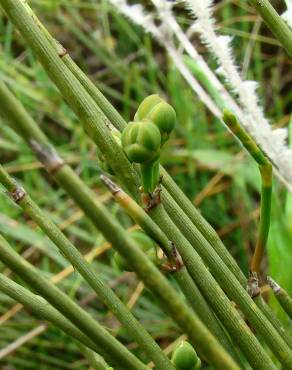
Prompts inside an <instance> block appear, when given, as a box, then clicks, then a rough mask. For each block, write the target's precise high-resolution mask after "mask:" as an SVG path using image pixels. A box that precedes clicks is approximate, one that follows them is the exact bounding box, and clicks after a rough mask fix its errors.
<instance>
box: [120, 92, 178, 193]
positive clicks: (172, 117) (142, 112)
mask: <svg viewBox="0 0 292 370" xmlns="http://www.w3.org/2000/svg"><path fill="white" fill-rule="evenodd" d="M175 122H176V113H175V110H174V109H173V108H172V106H171V105H169V104H168V103H166V102H165V101H164V100H163V99H161V98H160V97H159V96H158V95H150V96H148V97H147V98H146V99H144V100H143V101H142V103H141V104H140V106H139V108H138V110H137V112H136V114H135V117H134V121H133V122H130V123H129V124H128V125H127V126H126V128H125V129H124V131H123V133H122V147H123V149H124V151H125V153H126V155H127V157H128V158H129V160H130V161H131V162H134V163H139V164H140V166H141V176H142V185H143V192H144V193H151V192H153V191H154V189H155V188H156V186H157V184H158V182H159V159H160V150H161V147H162V146H163V144H164V143H165V142H166V141H167V140H168V138H169V135H170V133H171V131H172V130H173V129H174V126H175Z"/></svg>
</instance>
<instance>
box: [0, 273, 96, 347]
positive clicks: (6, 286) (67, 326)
mask: <svg viewBox="0 0 292 370" xmlns="http://www.w3.org/2000/svg"><path fill="white" fill-rule="evenodd" d="M0 291H1V292H3V293H4V294H6V295H8V296H9V297H11V298H13V299H15V300H16V301H17V302H19V303H21V304H22V305H23V306H24V307H25V308H26V309H27V310H28V311H29V312H32V313H33V314H34V315H35V316H36V317H37V318H39V319H41V320H46V321H48V322H49V323H52V324H53V325H55V326H56V327H57V328H59V329H60V330H62V331H63V332H64V333H66V334H67V335H69V336H70V337H72V338H74V339H76V340H77V341H79V342H80V343H83V344H84V346H86V347H88V348H91V349H92V350H93V351H96V352H99V353H100V348H99V347H98V346H97V345H96V344H95V343H94V342H92V341H91V340H90V339H89V338H88V337H87V336H86V335H84V334H83V333H82V332H81V331H80V330H79V329H77V328H76V327H75V326H74V325H72V324H71V322H70V321H69V320H67V319H66V317H64V316H63V315H61V314H60V312H59V311H57V310H56V309H54V308H53V307H52V306H51V305H50V304H49V303H48V302H47V301H46V300H45V299H43V298H42V297H40V296H39V295H36V294H34V293H32V292H30V291H29V290H28V289H26V288H24V287H23V286H21V285H19V284H17V283H15V282H14V281H13V280H11V279H10V278H8V277H7V276H5V275H3V274H0Z"/></svg>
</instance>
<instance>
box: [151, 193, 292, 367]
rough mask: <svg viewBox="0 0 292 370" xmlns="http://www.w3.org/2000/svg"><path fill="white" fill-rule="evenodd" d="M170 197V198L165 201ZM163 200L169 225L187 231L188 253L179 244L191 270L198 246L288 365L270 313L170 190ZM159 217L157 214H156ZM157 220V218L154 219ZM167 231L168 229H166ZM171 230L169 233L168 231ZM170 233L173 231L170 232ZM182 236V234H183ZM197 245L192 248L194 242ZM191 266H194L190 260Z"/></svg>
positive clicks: (217, 276)
mask: <svg viewBox="0 0 292 370" xmlns="http://www.w3.org/2000/svg"><path fill="white" fill-rule="evenodd" d="M165 199H167V201H165ZM162 200H163V202H164V201H165V202H164V203H165V206H166V208H167V210H168V214H169V215H170V217H171V220H173V222H174V223H175V224H174V223H173V222H172V221H171V220H170V219H168V222H169V223H171V224H172V226H171V225H169V226H168V229H169V231H171V232H172V233H174V231H173V229H174V228H177V227H178V228H179V229H180V230H182V231H183V233H184V235H186V236H187V239H185V238H184V239H182V240H181V244H182V245H186V242H188V247H184V252H185V255H183V253H182V252H181V250H180V248H179V245H178V244H177V243H176V245H177V248H178V250H179V252H180V253H181V255H182V257H183V260H184V262H185V264H186V266H187V268H188V270H189V272H190V274H191V271H190V269H189V266H188V263H189V264H190V262H189V261H190V259H191V258H192V260H193V263H195V261H196V260H197V258H198V255H197V253H196V251H195V250H194V248H195V249H196V250H198V253H199V255H200V256H201V257H202V258H203V260H204V261H205V263H206V265H207V266H208V267H209V269H210V271H211V273H212V275H213V276H214V277H215V279H216V280H217V282H218V283H219V284H220V286H221V287H222V288H223V289H224V291H225V292H226V294H227V295H228V297H229V298H230V299H232V300H233V301H234V302H235V303H236V304H237V305H238V307H239V308H240V309H241V311H242V312H243V313H244V315H245V317H246V318H248V320H249V322H250V323H251V324H252V326H253V327H254V328H255V329H256V330H257V332H258V333H260V334H261V336H262V337H263V338H265V340H266V343H267V344H268V345H269V347H270V348H271V350H272V351H273V352H274V354H275V356H277V357H278V358H279V360H280V361H283V363H287V366H291V364H292V362H291V361H292V352H291V350H290V349H289V347H288V346H287V344H286V342H285V341H284V339H283V338H282V337H281V336H280V333H279V332H278V331H277V330H276V329H275V328H274V327H273V325H272V324H271V323H270V322H269V321H268V320H267V318H266V316H264V314H263V313H262V311H261V310H260V309H259V308H258V307H257V306H256V305H255V303H254V302H253V300H252V298H251V297H250V295H249V294H248V292H247V291H246V289H244V288H243V287H242V286H241V284H240V283H239V282H238V280H237V279H235V277H234V275H233V274H232V273H231V272H230V270H229V269H228V268H227V267H226V265H225V264H224V263H223V262H222V260H221V259H220V258H219V256H218V255H217V254H211V253H210V251H209V249H210V248H209V247H208V243H207V242H206V240H205V239H204V238H203V237H202V235H201V234H200V233H199V232H198V231H197V230H196V229H195V228H194V227H193V225H192V223H190V221H189V220H188V218H187V217H186V216H185V215H184V214H181V213H180V212H179V209H178V207H177V205H176V203H175V202H174V201H173V199H172V198H171V196H170V195H169V194H168V192H167V191H165V190H163V191H162ZM159 216H160V217H159V222H161V223H158V222H157V223H158V224H159V226H160V227H161V228H162V223H163V222H165V221H163V215H159ZM156 217H157V216H156ZM154 220H155V221H156V219H154ZM165 232H166V231H165ZM166 234H167V233H166ZM168 237H170V235H168ZM180 238H181V236H180ZM190 243H191V245H192V246H193V247H194V248H192V249H191V245H190ZM190 268H192V266H191V264H190ZM198 285H199V283H198Z"/></svg>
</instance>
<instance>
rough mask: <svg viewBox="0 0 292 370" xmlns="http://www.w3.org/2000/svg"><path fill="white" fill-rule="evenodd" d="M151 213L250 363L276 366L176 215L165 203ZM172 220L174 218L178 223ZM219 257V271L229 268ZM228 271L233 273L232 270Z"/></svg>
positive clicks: (262, 366)
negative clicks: (208, 267)
mask: <svg viewBox="0 0 292 370" xmlns="http://www.w3.org/2000/svg"><path fill="white" fill-rule="evenodd" d="M163 193H164V194H165V190H163V191H162V194H163ZM149 215H150V216H151V218H152V219H153V220H154V221H155V222H156V223H157V225H159V227H160V228H161V229H162V230H163V231H164V232H165V234H166V235H167V237H168V238H169V239H170V240H172V241H173V242H174V243H175V245H176V247H177V249H178V251H179V253H180V255H181V256H182V259H183V261H184V263H185V265H186V267H187V269H188V271H189V273H190V275H191V276H192V278H193V279H194V280H195V282H196V283H197V285H198V287H199V288H200V290H201V292H202V293H203V295H204V296H205V298H206V300H207V301H208V303H209V305H210V306H211V307H212V309H213V310H214V312H215V313H216V315H217V316H218V318H219V319H220V320H221V322H222V324H223V325H224V327H225V328H226V330H227V331H228V333H229V335H230V336H231V337H232V339H233V340H234V341H235V342H236V343H237V344H238V346H239V348H240V349H241V351H242V352H243V353H244V355H245V356H246V358H247V359H248V361H249V363H250V364H251V366H252V367H253V368H254V369H262V370H264V369H275V366H274V364H273V363H272V361H271V360H270V358H269V357H268V356H267V354H266V352H265V351H264V350H263V348H262V346H261V345H260V343H259V342H258V340H257V339H256V337H255V336H254V334H253V333H252V332H251V330H250V329H249V328H248V326H247V325H246V324H245V322H244V320H243V319H242V317H241V316H240V314H239V313H238V312H237V310H236V309H235V308H234V306H233V305H232V304H231V302H230V301H229V299H228V298H227V297H226V295H225V293H224V292H223V290H222V289H221V288H220V286H219V285H218V284H217V282H216V280H215V279H214V277H213V276H212V275H211V273H210V272H209V271H208V269H207V268H206V267H205V265H204V263H203V261H202V259H201V257H200V256H199V255H198V254H197V252H196V250H195V249H194V248H193V247H192V245H191V244H190V242H189V241H188V240H187V239H186V238H185V237H184V236H183V235H182V234H181V233H180V230H179V229H178V228H177V226H176V225H177V217H175V218H173V217H172V218H170V216H169V215H168V214H167V213H166V211H165V210H164V208H163V206H162V204H160V205H158V206H157V207H155V208H153V209H151V210H150V212H149ZM180 216H181V215H180ZM172 220H174V222H175V224H174V222H173V221H172ZM182 222H185V220H183V221H182ZM202 239H203V238H202ZM203 240H204V239H203ZM205 243H206V242H205ZM202 248H204V245H202ZM216 256H217V255H216ZM217 259H218V263H219V266H218V271H221V272H222V270H221V268H222V265H223V266H224V267H225V270H227V271H229V270H228V269H227V268H226V266H225V265H224V264H223V262H222V261H221V260H220V258H219V257H218V256H217ZM212 273H213V271H212ZM223 274H224V272H222V275H223ZM229 274H231V273H230V271H229ZM231 275H232V274H231ZM232 276H233V275H232ZM233 279H234V280H235V281H236V283H237V285H239V286H240V287H241V285H240V284H239V283H238V281H237V280H236V279H235V278H234V276H233ZM227 280H228V278H227ZM224 289H225V287H224ZM243 291H244V290H243ZM244 292H245V291H244ZM245 293H246V292H245ZM246 294H247V293H246ZM247 297H248V299H250V297H249V295H248V294H247ZM252 305H253V309H254V306H255V304H254V303H253V302H252ZM248 317H249V319H251V318H250V316H248ZM263 321H264V324H266V320H263ZM269 329H270V328H269ZM269 333H270V331H269ZM288 351H289V349H288ZM279 356H281V353H279ZM284 361H286V359H284Z"/></svg>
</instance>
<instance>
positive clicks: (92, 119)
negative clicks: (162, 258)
mask: <svg viewBox="0 0 292 370" xmlns="http://www.w3.org/2000/svg"><path fill="white" fill-rule="evenodd" d="M0 4H2V7H3V8H4V9H5V10H6V12H7V13H8V15H9V16H10V19H11V20H12V22H14V23H15V25H16V26H17V27H18V28H19V29H20V30H21V33H22V36H23V37H24V38H25V39H26V40H27V41H28V42H29V45H30V46H31V47H32V48H33V49H34V51H35V53H36V54H37V56H38V58H39V59H40V61H41V63H42V64H43V66H44V68H45V69H46V71H47V72H48V74H49V76H50V77H51V79H52V80H53V81H54V82H55V84H56V86H57V87H59V89H60V91H61V92H62V94H63V95H64V97H65V98H66V100H67V101H68V103H69V104H70V106H71V107H72V109H73V110H74V111H75V112H76V114H77V116H78V117H80V119H81V120H82V121H83V122H84V123H85V131H86V132H87V133H88V134H89V136H90V137H91V138H92V139H93V140H94V141H95V143H96V144H97V146H98V147H99V150H100V151H101V152H102V153H103V154H104V155H105V159H106V160H107V161H108V163H109V164H110V166H111V167H112V168H113V170H114V172H115V173H117V174H118V173H119V172H120V173H121V174H122V175H120V176H122V178H120V180H121V181H122V183H123V185H124V186H125V187H126V188H127V183H128V185H129V184H130V185H131V186H130V187H131V189H129V190H130V193H131V195H132V196H133V197H134V198H135V200H137V199H138V200H140V199H139V194H138V183H139V180H138V177H136V176H135V175H136V172H135V171H134V169H133V167H131V165H130V163H129V162H128V160H127V159H126V157H125V155H124V154H123V153H121V150H120V148H119V146H118V145H117V144H116V142H115V141H114V139H113V138H112V137H111V135H110V133H109V131H108V129H107V128H108V126H109V121H108V119H109V120H110V121H111V122H112V123H113V124H116V125H117V127H119V128H121V127H122V126H123V123H124V122H123V119H122V118H121V117H119V119H118V122H116V121H115V120H116V118H117V112H116V111H115V110H113V108H111V107H110V103H109V102H108V101H107V100H106V99H105V98H101V93H100V91H98V90H95V94H93V93H92V92H93V90H94V88H93V87H94V85H93V84H92V83H89V80H88V79H86V78H85V75H84V74H83V73H78V71H80V70H79V69H78V67H76V68H75V69H74V73H73V72H71V70H69V69H70V68H68V67H67V66H66V65H65V63H61V59H62V60H63V59H64V61H66V63H67V61H69V62H70V63H68V65H70V67H71V69H72V70H73V66H74V64H73V63H72V60H71V59H69V58H68V57H67V52H66V50H65V49H64V48H62V47H61V46H60V45H59V44H58V45H57V44H56V43H55V42H54V39H53V38H52V37H51V36H50V35H49V33H48V31H47V30H45V29H44V27H43V26H42V25H41V24H40V22H39V20H38V19H37V17H36V16H35V15H34V13H33V12H32V10H31V9H30V8H29V6H28V4H27V3H23V2H20V1H19V0H18V1H17V0H1V2H0ZM58 49H59V50H58ZM76 76H78V81H77V80H76V78H75V77H76ZM80 80H82V81H83V82H82V83H80ZM83 86H86V89H83ZM89 93H90V94H91V93H92V94H91V97H90V96H89ZM96 102H97V103H98V104H102V106H101V109H102V111H104V112H107V114H109V116H108V118H106V116H105V115H103V114H102V112H101V110H100V109H99V108H98V107H97V106H96V104H95V103H96ZM96 122H98V125H96V124H95V123H96ZM124 124H125V123H124ZM164 177H165V178H167V177H168V175H166V176H164ZM163 181H164V180H163ZM175 190H176V191H177V190H178V189H175ZM194 212H195V211H193V214H192V216H194ZM197 212H198V211H197ZM193 219H194V220H196V221H197V222H198V224H199V225H198V227H201V225H202V227H203V229H204V231H206V233H207V234H208V232H209V231H210V230H209V229H208V227H207V228H206V225H205V223H206V221H205V222H204V221H203V218H202V216H201V218H200V217H194V218H193ZM207 225H208V224H207ZM212 238H215V233H213V234H212ZM217 238H218V237H217ZM218 240H219V238H218ZM214 246H218V251H219V250H220V251H221V250H222V249H223V252H222V253H221V252H220V253H221V257H222V258H225V259H226V260H227V261H226V262H228V263H229V264H230V266H232V268H233V269H234V270H236V269H237V271H240V270H239V268H238V266H237V265H236V263H235V261H234V260H233V258H232V257H231V255H230V254H229V252H228V251H227V250H226V248H224V246H223V244H222V243H221V244H220V243H219V242H218V243H217V244H214ZM216 251H217V249H216ZM224 256H225V257H224ZM224 261H225V260H224ZM238 274H240V273H239V272H238ZM241 274H242V273H241Z"/></svg>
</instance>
